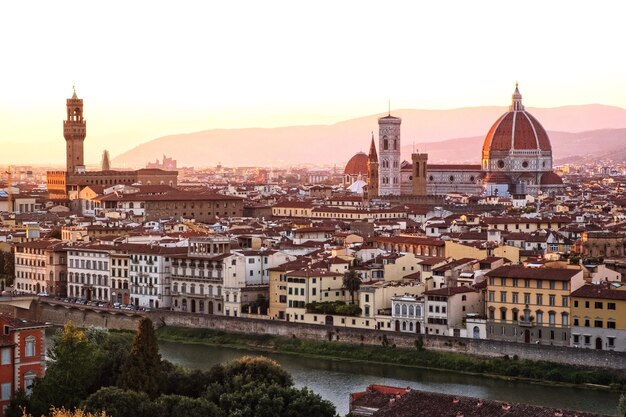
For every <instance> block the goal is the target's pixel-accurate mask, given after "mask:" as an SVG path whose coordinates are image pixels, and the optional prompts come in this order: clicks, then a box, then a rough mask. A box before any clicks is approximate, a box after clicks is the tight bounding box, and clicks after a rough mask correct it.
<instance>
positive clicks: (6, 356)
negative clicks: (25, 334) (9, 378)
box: [0, 348, 11, 365]
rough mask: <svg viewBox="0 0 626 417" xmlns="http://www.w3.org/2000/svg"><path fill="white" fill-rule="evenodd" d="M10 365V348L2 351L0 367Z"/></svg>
mask: <svg viewBox="0 0 626 417" xmlns="http://www.w3.org/2000/svg"><path fill="white" fill-rule="evenodd" d="M10 363H11V348H4V349H2V357H1V359H0V365H8V364H10Z"/></svg>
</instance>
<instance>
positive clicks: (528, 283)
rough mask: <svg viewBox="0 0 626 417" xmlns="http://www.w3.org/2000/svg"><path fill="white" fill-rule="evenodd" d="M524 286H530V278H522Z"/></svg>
mask: <svg viewBox="0 0 626 417" xmlns="http://www.w3.org/2000/svg"><path fill="white" fill-rule="evenodd" d="M524 287H526V288H530V280H529V279H525V280H524Z"/></svg>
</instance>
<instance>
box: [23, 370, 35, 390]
mask: <svg viewBox="0 0 626 417" xmlns="http://www.w3.org/2000/svg"><path fill="white" fill-rule="evenodd" d="M36 377H37V375H36V374H35V373H34V372H33V371H28V372H26V373H25V374H24V391H25V392H26V394H27V395H30V394H32V392H33V384H34V383H35V378H36Z"/></svg>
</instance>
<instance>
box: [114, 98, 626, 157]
mask: <svg viewBox="0 0 626 417" xmlns="http://www.w3.org/2000/svg"><path fill="white" fill-rule="evenodd" d="M506 110H507V108H505V107H473V108H462V109H452V110H397V111H394V112H392V114H393V115H394V116H398V117H401V118H402V142H403V144H404V146H403V147H402V153H403V157H404V158H405V159H409V158H410V154H411V152H412V150H413V148H414V147H415V148H417V149H419V151H420V152H428V153H429V162H431V163H463V162H474V163H478V162H480V158H481V149H482V142H483V139H484V137H485V135H486V133H487V131H488V130H489V128H490V127H491V125H492V124H493V123H494V122H495V120H496V119H497V118H498V117H499V116H500V115H501V114H502V113H503V112H504V111H506ZM527 110H528V111H529V112H530V113H532V114H533V115H534V116H535V117H536V118H537V119H538V120H539V121H540V122H541V123H542V125H543V126H544V128H546V130H547V131H548V133H549V135H550V139H551V141H552V147H553V150H554V157H555V160H556V162H557V163H558V162H560V161H561V162H578V161H581V160H583V159H585V160H589V159H590V158H602V157H607V156H608V157H610V156H612V155H615V156H616V157H617V156H618V155H619V156H620V158H622V159H623V158H625V157H626V110H625V109H622V108H619V107H611V106H604V105H599V104H591V105H580V106H565V107H556V108H527ZM379 116H381V115H371V116H367V117H361V118H357V119H351V120H347V121H343V122H340V123H336V124H333V125H313V126H289V127H278V128H268V129H264V128H247V129H213V130H206V131H202V132H195V133H188V134H180V135H170V136H164V137H161V138H157V139H154V140H151V141H149V142H146V143H144V144H142V145H139V146H137V147H135V148H134V149H131V150H130V151H128V152H125V153H123V154H121V155H119V156H117V157H116V158H114V159H113V165H114V166H115V167H143V166H145V164H146V162H148V161H154V160H155V159H156V158H161V156H162V155H163V154H166V155H168V156H170V157H173V158H174V159H176V160H178V165H179V166H195V167H205V166H215V165H217V164H218V163H221V164H223V165H225V166H282V165H291V164H316V165H317V164H333V163H336V164H339V165H341V164H344V163H345V162H347V161H348V159H350V157H352V155H354V154H355V153H357V152H358V151H363V152H367V150H368V149H369V143H370V139H371V132H372V131H374V134H375V137H376V140H378V134H377V129H378V125H377V118H378V117H379Z"/></svg>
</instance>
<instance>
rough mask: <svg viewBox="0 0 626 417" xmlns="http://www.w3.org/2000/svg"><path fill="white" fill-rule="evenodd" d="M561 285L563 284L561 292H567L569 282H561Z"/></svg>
mask: <svg viewBox="0 0 626 417" xmlns="http://www.w3.org/2000/svg"><path fill="white" fill-rule="evenodd" d="M562 284H563V286H562V287H561V289H562V290H564V291H567V290H569V282H567V281H563V282H562Z"/></svg>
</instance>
